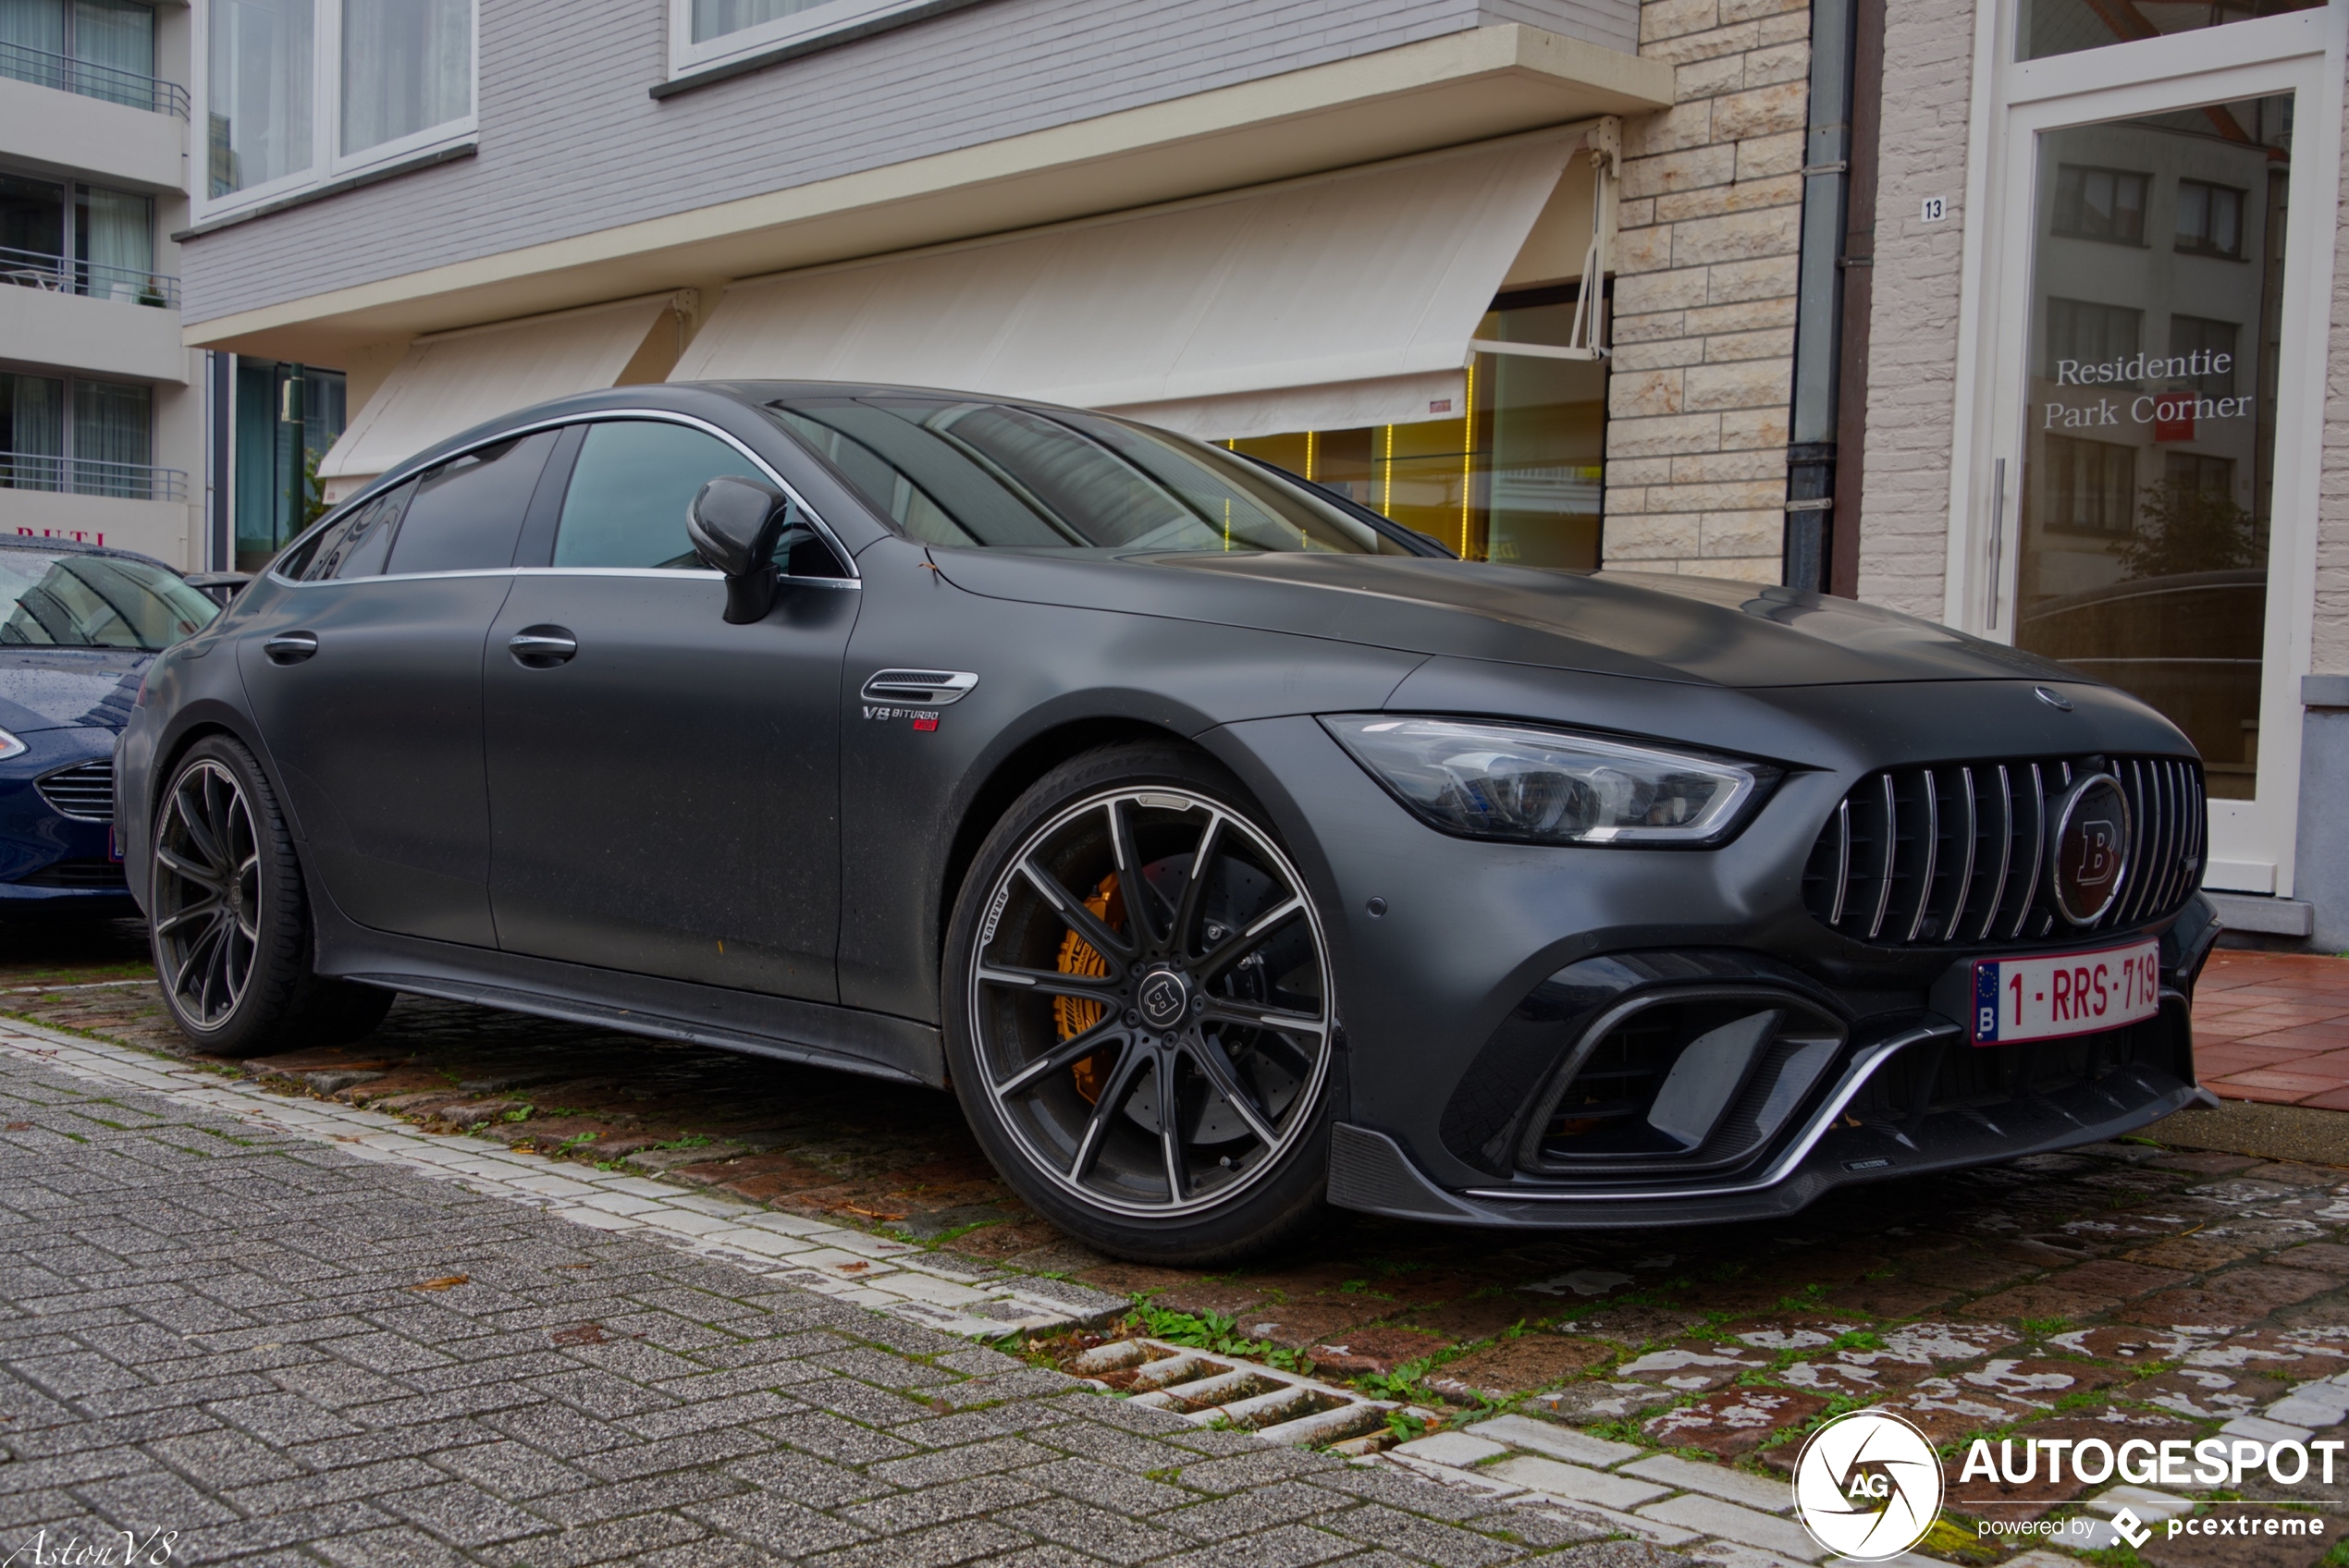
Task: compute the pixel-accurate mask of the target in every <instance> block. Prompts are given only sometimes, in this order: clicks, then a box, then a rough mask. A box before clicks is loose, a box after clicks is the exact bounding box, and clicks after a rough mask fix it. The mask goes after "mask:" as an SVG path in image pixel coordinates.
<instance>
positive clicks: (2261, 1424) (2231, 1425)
mask: <svg viewBox="0 0 2349 1568" xmlns="http://www.w3.org/2000/svg"><path fill="white" fill-rule="evenodd" d="M2270 1408H2272V1406H2271V1407H2270ZM2219 1435H2220V1437H2226V1438H2250V1439H2255V1440H2257V1441H2259V1442H2263V1443H2305V1442H2306V1441H2307V1440H2308V1439H2311V1438H2313V1437H2315V1436H2316V1435H2317V1433H2316V1429H2315V1428H2314V1427H2294V1426H2291V1425H2289V1424H2287V1423H2285V1422H2282V1421H2274V1420H2270V1419H2269V1418H2267V1417H2265V1416H2260V1415H2238V1416H2236V1417H2235V1418H2234V1419H2233V1420H2232V1421H2230V1422H2228V1423H2227V1424H2226V1425H2225V1426H2223V1427H2220V1428H2219Z"/></svg>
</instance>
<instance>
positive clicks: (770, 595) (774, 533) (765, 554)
mask: <svg viewBox="0 0 2349 1568" xmlns="http://www.w3.org/2000/svg"><path fill="white" fill-rule="evenodd" d="M790 508H791V498H790V497H789V496H785V495H784V494H783V493H782V492H781V490H778V489H776V488H775V487H774V486H773V485H771V484H762V483H760V482H759V481H758V480H756V479H744V478H742V477H740V476H738V475H734V474H721V475H719V477H718V478H716V479H713V480H711V481H710V482H709V483H708V484H705V485H703V486H702V487H701V491H700V493H699V494H697V495H696V496H694V504H693V505H692V506H691V507H690V508H686V512H685V536H686V537H687V538H689V539H691V540H692V541H693V542H694V548H695V550H696V551H698V552H699V553H700V555H701V558H702V559H704V560H706V561H707V562H708V563H709V564H710V565H712V566H714V567H716V568H717V569H718V570H719V571H722V572H724V573H725V574H726V620H727V624H729V625H732V626H747V625H749V624H751V623H752V622H754V621H759V620H764V619H767V612H768V611H769V610H771V609H773V608H774V607H775V590H776V585H777V583H778V582H779V581H780V577H781V574H780V573H778V572H777V571H776V570H775V542H776V541H777V540H778V539H780V538H781V537H782V533H783V519H784V515H785V514H786V513H787V512H788V511H789V510H790Z"/></svg>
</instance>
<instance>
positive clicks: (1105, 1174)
mask: <svg viewBox="0 0 2349 1568" xmlns="http://www.w3.org/2000/svg"><path fill="white" fill-rule="evenodd" d="M984 858H991V859H992V861H993V864H992V866H990V867H985V868H984V869H988V870H990V871H991V873H992V875H991V878H990V882H989V883H988V884H987V885H986V890H985V895H984V896H985V902H984V904H983V905H981V906H979V907H980V909H981V910H983V917H982V918H981V919H980V920H979V921H978V928H977V929H976V930H975V931H972V932H969V933H967V934H966V936H965V940H966V941H968V942H969V943H970V944H971V948H972V949H973V950H971V951H970V952H969V955H968V960H967V962H966V963H965V968H964V976H963V977H964V980H965V987H966V988H965V994H964V996H963V998H962V1001H961V1005H962V1006H963V1007H965V1009H966V1010H967V1019H968V1039H969V1047H970V1050H971V1054H972V1056H973V1057H974V1058H975V1061H974V1062H973V1063H972V1065H973V1066H974V1067H975V1068H976V1070H977V1075H978V1078H979V1080H980V1081H979V1082H978V1083H977V1084H969V1085H967V1086H964V1085H961V1084H959V1082H958V1087H962V1088H963V1093H964V1096H965V1103H966V1104H967V1103H969V1102H970V1101H971V1100H973V1099H974V1098H976V1099H978V1101H979V1102H980V1105H981V1107H983V1109H984V1111H985V1113H986V1114H987V1115H988V1116H989V1117H990V1119H991V1120H992V1121H994V1122H995V1123H996V1124H997V1125H998V1126H1000V1127H1001V1128H1002V1131H1003V1132H1004V1133H1007V1134H1008V1135H1009V1137H1010V1139H1011V1140H1012V1142H1013V1143H1014V1144H1015V1145H1016V1146H1017V1150H1018V1153H1019V1155H1020V1156H1021V1157H1022V1159H1021V1163H1023V1164H1024V1165H1025V1166H1027V1168H1028V1169H1029V1170H1032V1171H1033V1172H1035V1173H1037V1174H1038V1175H1040V1176H1041V1177H1043V1178H1045V1179H1046V1180H1047V1181H1049V1182H1051V1183H1052V1185H1053V1186H1054V1187H1056V1188H1057V1189H1059V1191H1060V1192H1061V1193H1063V1194H1065V1195H1066V1197H1068V1198H1071V1199H1075V1200H1076V1203H1077V1204H1078V1205H1079V1206H1081V1208H1082V1210H1084V1211H1085V1212H1087V1213H1088V1214H1091V1215H1114V1216H1118V1217H1123V1218H1125V1219H1133V1220H1140V1221H1144V1222H1146V1223H1147V1222H1150V1221H1166V1220H1175V1219H1184V1218H1187V1217H1193V1216H1202V1215H1206V1214H1210V1213H1212V1212H1215V1211H1218V1210H1223V1209H1228V1208H1231V1207H1235V1206H1236V1204H1237V1203H1238V1202H1240V1201H1241V1200H1242V1199H1243V1198H1244V1197H1245V1196H1246V1195H1247V1194H1248V1193H1249V1191H1250V1189H1251V1188H1254V1187H1256V1186H1257V1185H1258V1184H1259V1183H1261V1182H1265V1181H1266V1180H1267V1178H1268V1177H1270V1176H1271V1175H1272V1174H1273V1172H1274V1171H1276V1170H1281V1169H1282V1168H1283V1166H1284V1163H1285V1157H1287V1156H1289V1155H1290V1154H1291V1153H1292V1151H1294V1150H1295V1149H1296V1148H1297V1146H1298V1145H1299V1143H1300V1141H1301V1140H1303V1139H1305V1138H1306V1137H1307V1136H1308V1135H1309V1134H1310V1133H1311V1132H1312V1131H1313V1130H1314V1129H1315V1128H1316V1127H1317V1126H1318V1125H1319V1123H1320V1121H1321V1120H1322V1118H1321V1116H1320V1111H1321V1109H1322V1088H1323V1084H1324V1080H1325V1079H1326V1078H1327V1077H1328V1075H1329V1069H1330V1060H1331V1053H1332V1049H1333V1047H1334V1036H1335V1033H1336V1023H1335V1019H1334V1013H1333V1010H1332V1007H1331V985H1330V969H1329V961H1328V956H1327V947H1326V944H1325V943H1324V941H1323V939H1322V928H1321V924H1320V920H1319V918H1318V916H1317V915H1316V913H1315V912H1314V909H1313V905H1312V900H1311V899H1310V896H1309V895H1308V893H1307V891H1306V888H1305V886H1304V883H1303V880H1302V879H1301V878H1300V877H1299V876H1298V875H1297V870H1296V868H1295V867H1294V866H1292V865H1291V864H1289V862H1288V859H1287V857H1286V856H1285V855H1284V854H1283V853H1282V852H1281V851H1280V849H1279V847H1278V846H1277V845H1275V844H1274V843H1273V840H1272V839H1271V838H1270V837H1268V836H1267V835H1266V833H1265V832H1263V831H1262V830H1261V828H1259V827H1257V826H1256V825H1255V824H1254V823H1253V822H1251V821H1250V820H1249V819H1248V816H1247V815H1244V814H1242V813H1241V812H1240V811H1239V810H1237V809H1236V807H1235V806H1233V805H1232V804H1230V803H1227V802H1225V801H1224V800H1220V799H1218V798H1217V797H1216V796H1215V795H1213V794H1211V793H1208V792H1205V791H1203V790H1199V789H1194V788H1184V787H1176V786H1173V785H1162V784H1159V783H1156V782H1150V783H1138V784H1132V785H1125V786H1119V787H1112V788H1107V789H1101V790H1095V791H1093V792H1089V793H1087V794H1085V795H1084V796H1083V797H1082V798H1079V799H1076V800H1074V801H1070V802H1066V803H1064V804H1062V805H1061V806H1060V807H1059V808H1058V809H1057V810H1054V811H1052V813H1051V814H1050V815H1048V816H1046V817H1045V818H1044V819H1043V820H1041V821H1040V822H1038V823H1037V824H1036V825H1035V826H1034V827H1031V828H1030V829H1028V830H1027V832H1025V833H1024V834H1022V835H1021V836H1020V838H1019V839H1018V840H1017V841H1016V843H1015V844H1014V845H1013V846H1011V847H1010V849H1009V851H1008V853H1007V854H999V855H997V856H994V857H983V859H984ZM958 1071H960V1069H958ZM975 1109H977V1108H975ZM1288 1163H1292V1164H1293V1163H1294V1162H1293V1161H1292V1162H1288ZM1284 1207H1294V1206H1293V1205H1285V1206H1284Z"/></svg>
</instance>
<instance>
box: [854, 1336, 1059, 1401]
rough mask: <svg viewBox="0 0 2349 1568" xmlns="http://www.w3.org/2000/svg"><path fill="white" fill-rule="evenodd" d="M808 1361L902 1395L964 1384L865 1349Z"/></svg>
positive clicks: (933, 1369)
mask: <svg viewBox="0 0 2349 1568" xmlns="http://www.w3.org/2000/svg"><path fill="white" fill-rule="evenodd" d="M807 1359H808V1360H809V1361H810V1362H811V1363H813V1364H814V1365H816V1366H828V1367H830V1368H831V1369H832V1370H833V1371H835V1372H838V1373H841V1374H842V1375H843V1376H845V1377H850V1378H855V1379H856V1380H857V1381H859V1382H862V1383H872V1384H875V1385H877V1386H879V1387H880V1388H884V1389H896V1390H901V1391H902V1390H909V1389H929V1388H934V1387H937V1386H939V1385H941V1384H946V1383H955V1382H959V1381H961V1379H960V1378H957V1377H956V1376H955V1375H954V1374H953V1373H952V1372H949V1371H946V1370H944V1369H942V1368H940V1367H936V1366H924V1365H923V1364H922V1363H920V1362H918V1361H907V1360H906V1359H905V1358H904V1357H903V1356H897V1355H890V1354H884V1353H883V1352H880V1351H877V1350H872V1349H869V1348H867V1347H865V1346H862V1345H859V1346H856V1347H855V1348H852V1349H849V1350H833V1351H818V1353H816V1354H813V1355H811V1356H809V1357H808V1358H807ZM1014 1366H1015V1367H1016V1366H1018V1364H1017V1363H1014ZM1023 1370H1024V1368H1023Z"/></svg>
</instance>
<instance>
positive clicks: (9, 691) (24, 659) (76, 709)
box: [0, 647, 154, 735]
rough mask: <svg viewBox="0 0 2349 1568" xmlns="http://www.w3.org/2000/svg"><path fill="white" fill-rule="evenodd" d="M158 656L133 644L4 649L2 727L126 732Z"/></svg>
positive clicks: (0, 663)
mask: <svg viewBox="0 0 2349 1568" xmlns="http://www.w3.org/2000/svg"><path fill="white" fill-rule="evenodd" d="M153 660H154V655H153V654H147V653H140V652H138V651H136V650H133V649H129V648H24V647H16V648H0V729H7V730H13V731H15V732H16V733H18V734H19V735H21V734H24V733H26V732H28V731H31V730H35V729H73V728H75V727H77V726H87V727H89V728H92V729H112V730H120V729H122V727H123V726H124V725H126V724H128V723H129V722H130V703H131V699H132V698H134V697H135V696H137V695H138V692H139V677H140V675H141V673H142V672H143V671H144V670H145V669H146V668H147V666H148V664H149V663H150V662H152V661H153Z"/></svg>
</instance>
